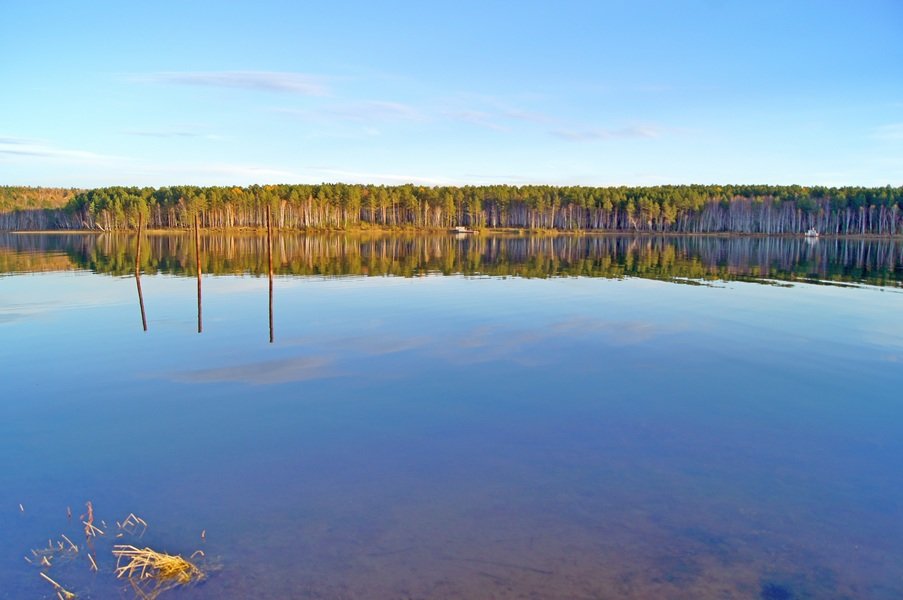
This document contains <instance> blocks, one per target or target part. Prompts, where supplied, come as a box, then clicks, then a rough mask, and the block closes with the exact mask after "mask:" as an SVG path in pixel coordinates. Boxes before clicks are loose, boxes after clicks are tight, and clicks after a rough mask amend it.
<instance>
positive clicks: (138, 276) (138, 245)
mask: <svg viewBox="0 0 903 600" xmlns="http://www.w3.org/2000/svg"><path fill="white" fill-rule="evenodd" d="M141 219H142V215H141V212H140V211H139V212H138V241H137V242H136V244H135V284H136V285H137V286H138V305H139V306H140V307H141V326H142V327H143V328H144V331H147V315H146V314H145V313H144V294H142V293H141Z"/></svg>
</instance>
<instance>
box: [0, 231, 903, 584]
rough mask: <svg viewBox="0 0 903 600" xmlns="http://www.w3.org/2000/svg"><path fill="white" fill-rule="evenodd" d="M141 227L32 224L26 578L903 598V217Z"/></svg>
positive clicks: (24, 446) (26, 280)
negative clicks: (136, 522)
mask: <svg viewBox="0 0 903 600" xmlns="http://www.w3.org/2000/svg"><path fill="white" fill-rule="evenodd" d="M136 246H137V238H136V237H135V236H134V235H126V234H122V235H113V234H102V235H99V234H48V235H41V234H27V235H26V234H0V341H2V343H0V361H2V365H3V373H4V377H3V382H4V388H3V389H4V392H3V399H2V401H0V531H2V532H3V535H2V536H0V598H4V599H6V598H9V599H13V598H15V599H18V598H26V597H27V598H56V590H55V588H54V587H53V586H52V585H51V584H50V583H48V582H47V581H46V580H44V579H42V578H41V577H40V576H39V573H40V572H41V569H40V568H39V567H38V566H36V565H35V564H29V562H28V561H26V560H25V558H28V557H31V558H30V560H32V562H35V561H36V560H37V558H36V555H35V554H34V553H33V552H32V550H33V549H38V550H40V549H41V548H46V547H47V546H48V538H50V542H51V543H56V541H57V540H59V539H60V536H61V535H63V534H65V535H66V536H67V537H69V538H70V539H71V540H73V541H74V543H75V544H76V545H78V546H79V548H80V551H79V553H78V554H77V555H74V556H67V555H64V554H65V553H60V554H59V555H55V556H54V558H53V559H52V560H53V564H52V566H51V567H49V568H45V569H44V572H45V573H46V574H47V575H49V576H50V577H51V578H53V579H54V581H57V582H58V583H60V584H61V585H63V586H64V587H65V588H66V589H69V590H71V591H73V592H75V593H77V594H78V596H79V597H80V598H114V597H123V598H130V597H135V594H134V592H133V591H132V590H131V588H130V587H129V584H128V583H127V582H125V581H122V580H117V579H116V578H115V576H114V574H113V569H114V567H115V562H116V561H115V559H114V558H113V556H112V554H111V552H110V550H111V548H112V544H114V543H129V544H134V545H136V546H139V547H144V546H149V547H151V548H154V549H156V550H160V551H166V552H169V553H172V554H181V555H183V556H185V557H188V556H190V555H192V554H193V553H194V552H195V551H197V550H201V551H202V552H203V555H196V560H197V562H198V564H199V566H201V568H202V569H204V570H205V571H206V572H207V578H206V579H205V580H204V581H203V582H202V583H200V584H198V585H193V586H190V587H187V588H179V589H174V590H170V591H167V592H166V593H164V594H161V596H160V597H161V598H172V599H174V600H175V599H179V598H185V599H195V598H198V599H200V598H217V599H222V598H227V599H231V598H274V599H275V598H280V599H281V598H330V599H346V598H368V599H372V598H376V599H382V598H387V599H388V598H399V599H402V598H404V599H407V598H497V599H507V598H561V599H565V598H568V599H571V598H587V599H589V598H630V599H634V598H636V599H638V598H677V599H726V598H738V599H740V598H761V599H764V600H787V599H801V598H838V599H841V598H844V599H853V598H855V599H859V598H868V599H888V600H889V599H898V598H900V597H903V468H901V464H903V461H901V457H903V294H901V292H903V242H901V241H900V240H896V241H892V240H834V239H820V240H817V241H813V240H804V239H801V238H738V237H731V238H727V237H725V238H720V237H666V238H663V237H614V236H557V237H554V236H549V237H542V236H535V237H528V236H459V237H455V236H452V235H424V236H419V235H413V234H411V235H379V234H372V235H351V234H330V235H325V234H324V235H302V234H292V235H289V234H284V235H281V236H277V237H276V239H275V240H274V241H273V244H272V246H273V270H274V277H273V280H272V281H273V283H272V295H271V294H270V289H271V288H270V284H269V278H268V272H269V267H268V255H267V242H266V238H264V237H257V236H254V235H252V234H247V235H234V236H233V235H226V234H221V233H205V234H203V235H202V239H201V253H200V254H201V256H200V260H198V257H197V255H196V253H195V248H194V237H193V236H191V235H188V234H187V233H186V234H184V235H176V234H167V235H163V234H153V233H152V234H150V235H147V236H143V237H142V241H141V248H140V253H137V252H136V251H137V247H136ZM136 256H137V260H136ZM136 264H137V266H138V267H139V271H140V274H141V277H140V292H141V296H140V299H139V286H138V285H136V284H138V283H139V282H138V281H136V278H135V269H136ZM198 264H200V266H201V273H202V275H201V278H200V280H199V279H198V277H197V275H198V273H197V265H198ZM139 300H140V301H139ZM199 306H200V307H201V310H200V311H199ZM142 307H143V311H144V319H143V320H142ZM145 322H146V330H145V327H144V324H143V323H145ZM199 329H200V330H202V332H201V333H199V331H198V330H199ZM271 339H272V342H271ZM88 501H90V502H91V503H92V506H93V512H94V515H95V524H97V525H98V527H100V528H101V529H103V530H104V531H105V534H104V535H103V536H98V537H97V538H93V539H92V540H91V542H92V544H93V545H95V550H96V555H95V556H94V557H95V558H96V562H97V563H98V568H99V571H98V572H97V573H95V572H93V571H91V569H90V565H89V563H88V559H87V555H88V553H89V550H88V548H86V547H85V542H86V536H85V534H84V531H83V529H84V526H83V525H82V523H81V522H80V519H79V515H82V514H84V513H85V512H86V502H88ZM20 505H21V506H20ZM67 508H68V509H69V510H71V512H72V517H71V518H69V517H67ZM130 513H134V514H135V515H138V516H140V517H141V518H143V519H144V520H146V521H147V523H148V527H147V530H146V532H144V534H143V535H142V536H141V537H140V538H139V537H138V536H137V535H133V533H130V532H128V531H126V532H123V536H122V537H121V538H116V537H115V536H116V534H117V533H118V532H119V528H118V527H117V525H116V521H119V522H120V523H122V522H123V520H124V519H125V518H126V516H127V515H129V514H130ZM134 533H135V534H137V533H138V532H134ZM39 554H40V553H39ZM23 557H24V558H23Z"/></svg>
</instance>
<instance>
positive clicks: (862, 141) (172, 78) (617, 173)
mask: <svg viewBox="0 0 903 600" xmlns="http://www.w3.org/2000/svg"><path fill="white" fill-rule="evenodd" d="M901 31H903V3H901V2H900V1H899V0H891V1H886V2H882V1H865V0H864V1H862V2H842V1H831V0H824V1H821V2H804V1H800V2H787V1H784V2H726V1H720V0H704V1H697V2H691V1H688V2H642V1H632V2H628V1H611V2H603V1H598V2H554V3H553V2H548V1H547V2H517V3H515V2H487V1H484V2H469V1H457V2H447V3H446V2H442V3H439V2H341V1H336V2H330V3H313V2H311V3H307V2H274V1H257V2H253V3H250V2H247V3H245V2H221V3H202V2H167V1H158V2H153V3H150V2H144V3H138V2H121V1H118V2H90V1H85V0H83V1H81V2H40V1H26V0H8V1H5V2H4V3H3V7H2V9H0V82H2V88H0V89H2V91H0V185H2V184H6V185H20V184H22V185H48V186H67V187H68V186H76V187H90V186H101V185H119V184H122V185H155V186H159V185H171V184H189V183H191V184H205V185H206V184H222V185H228V184H249V183H295V182H309V183H317V182H321V181H346V182H372V183H387V184H396V183H404V182H414V183H423V184H437V185H439V184H467V183H474V184H484V183H510V184H524V183H549V184H560V185H564V184H585V185H621V184H627V185H655V184H663V183H674V184H678V183H772V184H791V183H799V184H808V185H811V184H824V185H886V184H891V185H903V43H901V42H900V39H901V37H900V36H901Z"/></svg>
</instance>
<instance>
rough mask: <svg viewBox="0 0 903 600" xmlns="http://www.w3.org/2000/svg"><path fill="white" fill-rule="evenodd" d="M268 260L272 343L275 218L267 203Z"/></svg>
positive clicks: (271, 336)
mask: <svg viewBox="0 0 903 600" xmlns="http://www.w3.org/2000/svg"><path fill="white" fill-rule="evenodd" d="M267 262H268V263H269V275H270V343H271V344H272V343H273V219H272V214H271V210H270V205H269V204H267Z"/></svg>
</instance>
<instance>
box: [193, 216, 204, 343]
mask: <svg viewBox="0 0 903 600" xmlns="http://www.w3.org/2000/svg"><path fill="white" fill-rule="evenodd" d="M194 254H195V259H196V261H197V269H198V333H202V332H203V331H204V327H203V324H202V321H201V224H200V218H199V217H198V215H197V213H195V215H194Z"/></svg>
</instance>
